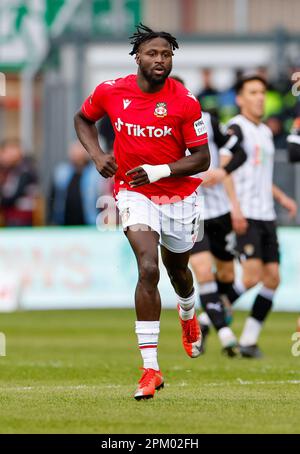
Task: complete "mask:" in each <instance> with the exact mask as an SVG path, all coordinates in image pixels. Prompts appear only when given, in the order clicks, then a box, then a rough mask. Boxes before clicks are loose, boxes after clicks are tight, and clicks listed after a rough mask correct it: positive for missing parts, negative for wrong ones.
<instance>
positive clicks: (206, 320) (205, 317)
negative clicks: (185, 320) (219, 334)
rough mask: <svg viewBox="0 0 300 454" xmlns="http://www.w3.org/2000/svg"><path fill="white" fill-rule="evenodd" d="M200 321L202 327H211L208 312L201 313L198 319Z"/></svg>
mask: <svg viewBox="0 0 300 454" xmlns="http://www.w3.org/2000/svg"><path fill="white" fill-rule="evenodd" d="M198 320H199V323H200V324H201V325H206V326H211V321H210V318H209V316H208V315H207V313H206V312H201V314H200V315H199V317H198Z"/></svg>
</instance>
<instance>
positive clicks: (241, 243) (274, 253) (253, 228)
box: [237, 219, 279, 263]
mask: <svg viewBox="0 0 300 454" xmlns="http://www.w3.org/2000/svg"><path fill="white" fill-rule="evenodd" d="M247 221H248V224H249V227H248V230H247V232H246V233H245V234H244V235H237V250H238V252H239V254H240V257H241V260H247V259H261V260H262V261H263V262H264V263H271V262H277V263H279V245H278V239H277V233H276V224H275V222H274V221H257V220H255V219H247Z"/></svg>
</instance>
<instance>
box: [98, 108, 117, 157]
mask: <svg viewBox="0 0 300 454" xmlns="http://www.w3.org/2000/svg"><path fill="white" fill-rule="evenodd" d="M97 126H98V133H99V136H100V139H103V140H104V146H103V149H104V150H105V151H106V152H107V153H112V150H113V145H114V140H115V132H114V128H113V126H112V124H111V121H110V119H109V117H108V115H105V116H104V117H103V118H102V119H101V120H100V121H99V123H98V125H97ZM100 142H101V140H100Z"/></svg>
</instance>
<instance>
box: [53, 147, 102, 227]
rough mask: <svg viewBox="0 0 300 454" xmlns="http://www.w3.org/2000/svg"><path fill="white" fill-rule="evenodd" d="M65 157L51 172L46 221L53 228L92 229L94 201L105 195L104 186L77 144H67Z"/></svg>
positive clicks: (94, 212)
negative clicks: (85, 227)
mask: <svg viewBox="0 0 300 454" xmlns="http://www.w3.org/2000/svg"><path fill="white" fill-rule="evenodd" d="M68 157H69V160H68V162H63V163H61V164H59V165H58V166H57V167H56V169H55V171H54V176H53V182H52V187H51V195H50V199H49V221H50V223H51V224H56V225H95V224H96V218H97V215H98V214H99V210H97V208H96V203H97V199H98V197H99V196H100V195H102V194H104V193H106V191H107V189H106V187H107V184H106V182H105V180H104V178H103V177H102V176H101V175H99V173H98V172H97V170H96V169H95V167H94V165H93V164H92V163H91V161H90V158H89V155H88V154H87V152H86V151H85V149H84V148H83V146H82V145H81V143H80V142H78V141H77V142H74V143H72V144H71V146H70V148H69V155H68Z"/></svg>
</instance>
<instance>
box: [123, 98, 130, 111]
mask: <svg viewBox="0 0 300 454" xmlns="http://www.w3.org/2000/svg"><path fill="white" fill-rule="evenodd" d="M129 104H131V101H130V100H129V99H123V107H124V110H125V109H127V107H128V106H129Z"/></svg>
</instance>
